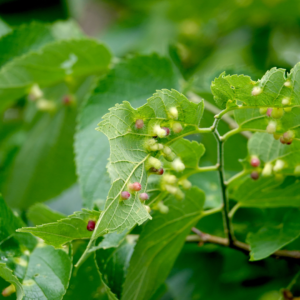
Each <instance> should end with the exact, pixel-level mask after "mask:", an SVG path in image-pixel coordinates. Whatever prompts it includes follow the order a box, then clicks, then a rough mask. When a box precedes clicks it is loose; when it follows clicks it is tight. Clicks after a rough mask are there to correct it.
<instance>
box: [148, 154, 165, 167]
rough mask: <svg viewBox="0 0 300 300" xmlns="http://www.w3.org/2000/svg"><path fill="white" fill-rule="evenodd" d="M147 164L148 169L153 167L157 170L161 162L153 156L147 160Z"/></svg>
mask: <svg viewBox="0 0 300 300" xmlns="http://www.w3.org/2000/svg"><path fill="white" fill-rule="evenodd" d="M147 164H148V166H149V169H150V168H152V167H153V168H155V169H157V170H158V169H160V168H161V167H162V163H161V161H160V160H159V159H157V158H155V157H153V156H151V157H149V158H148V161H147Z"/></svg>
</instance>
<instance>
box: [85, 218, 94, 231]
mask: <svg viewBox="0 0 300 300" xmlns="http://www.w3.org/2000/svg"><path fill="white" fill-rule="evenodd" d="M95 226H96V222H95V221H93V220H89V222H88V224H87V227H86V229H87V230H88V231H94V229H95Z"/></svg>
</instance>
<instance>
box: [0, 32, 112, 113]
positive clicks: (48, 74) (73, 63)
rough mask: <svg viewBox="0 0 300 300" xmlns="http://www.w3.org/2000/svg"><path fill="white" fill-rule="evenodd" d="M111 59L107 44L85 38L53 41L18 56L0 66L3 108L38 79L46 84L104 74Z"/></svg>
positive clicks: (0, 107)
mask: <svg viewBox="0 0 300 300" xmlns="http://www.w3.org/2000/svg"><path fill="white" fill-rule="evenodd" d="M58 54H59V55H58ZM110 59H111V55H110V53H109V51H108V50H107V48H106V47H105V46H104V45H102V44H100V43H98V42H96V41H94V40H90V39H86V38H82V39H77V40H75V39H74V40H70V41H58V42H52V43H50V44H47V45H46V46H45V47H43V48H42V49H40V50H39V51H38V52H36V53H34V52H31V53H28V54H27V55H24V56H21V57H18V58H16V59H14V60H13V61H11V62H10V63H8V64H6V65H5V68H2V69H1V70H0V97H1V105H0V109H3V108H5V107H7V106H8V105H9V104H10V103H11V102H12V101H13V100H15V99H18V98H20V97H21V96H23V95H24V94H26V92H27V90H28V88H29V87H30V86H31V85H33V84H35V83H37V84H39V85H40V86H41V87H46V86H50V85H54V84H57V83H59V82H62V81H64V80H67V81H72V80H73V79H74V78H75V77H78V76H80V77H84V76H88V75H91V74H103V73H104V72H105V71H107V70H108V67H109V63H110Z"/></svg>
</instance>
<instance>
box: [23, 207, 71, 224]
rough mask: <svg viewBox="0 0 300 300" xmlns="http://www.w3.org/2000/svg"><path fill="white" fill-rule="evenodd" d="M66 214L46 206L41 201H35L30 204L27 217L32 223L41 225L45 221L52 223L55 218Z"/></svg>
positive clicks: (61, 217) (60, 217) (63, 216)
mask: <svg viewBox="0 0 300 300" xmlns="http://www.w3.org/2000/svg"><path fill="white" fill-rule="evenodd" d="M65 217H66V216H65V215H63V214H61V213H59V212H57V211H54V210H52V209H50V208H49V207H48V206H46V205H45V204H42V203H36V204H35V205H33V206H31V207H30V208H29V209H28V212H27V218H28V219H29V220H30V221H31V222H32V223H33V224H34V225H42V224H45V223H53V222H56V221H57V220H60V219H64V218H65Z"/></svg>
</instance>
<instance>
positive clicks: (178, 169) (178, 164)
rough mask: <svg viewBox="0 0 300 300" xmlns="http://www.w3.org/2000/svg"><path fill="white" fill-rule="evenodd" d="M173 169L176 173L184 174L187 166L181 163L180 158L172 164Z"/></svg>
mask: <svg viewBox="0 0 300 300" xmlns="http://www.w3.org/2000/svg"><path fill="white" fill-rule="evenodd" d="M172 168H173V169H174V170H175V171H176V172H182V171H183V170H184V169H185V165H184V164H183V162H182V161H181V159H180V158H176V159H175V160H174V161H173V162H172Z"/></svg>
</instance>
